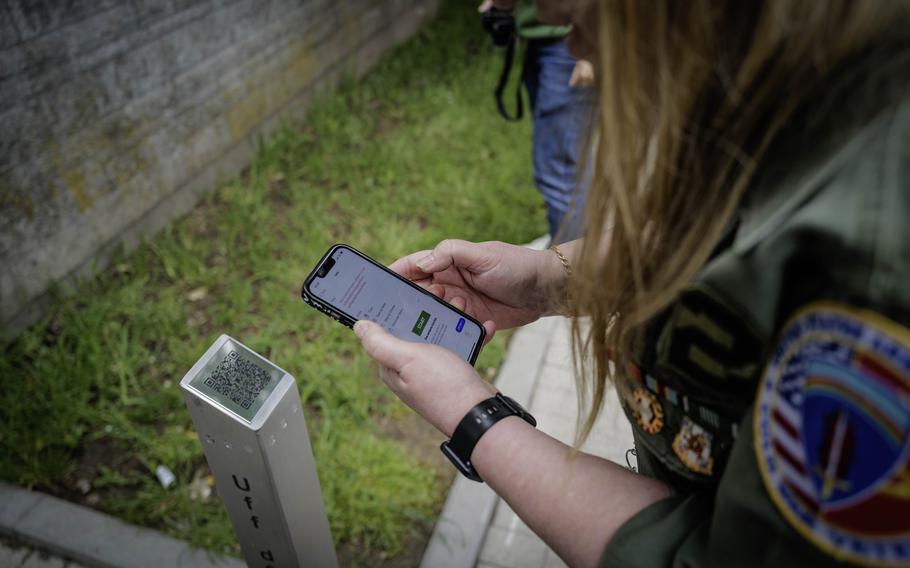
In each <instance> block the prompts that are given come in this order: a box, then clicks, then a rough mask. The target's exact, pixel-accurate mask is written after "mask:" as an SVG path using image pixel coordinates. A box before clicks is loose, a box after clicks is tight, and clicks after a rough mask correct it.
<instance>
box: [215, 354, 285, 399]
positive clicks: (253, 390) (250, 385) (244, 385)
mask: <svg viewBox="0 0 910 568" xmlns="http://www.w3.org/2000/svg"><path fill="white" fill-rule="evenodd" d="M271 380H272V377H271V376H270V375H269V374H268V373H266V372H265V371H264V370H262V368H260V367H259V366H258V365H256V364H255V363H253V362H252V361H250V360H249V359H245V358H243V357H241V356H240V355H238V354H237V352H236V351H231V352H230V353H228V354H227V357H225V358H224V360H222V361H221V363H218V366H217V367H215V370H214V371H212V374H211V375H209V376H208V377H206V379H205V381H203V382H204V384H205V386H207V387H209V388H210V389H212V390H213V391H215V392H217V393H218V394H220V395H221V396H224V397H227V398H229V399H230V400H231V402H233V403H234V404H236V405H238V406H240V407H241V408H244V409H248V408H249V407H250V406H252V404H253V401H254V400H256V397H257V396H259V393H260V392H262V389H263V388H265V386H266V385H267V384H269V381H271Z"/></svg>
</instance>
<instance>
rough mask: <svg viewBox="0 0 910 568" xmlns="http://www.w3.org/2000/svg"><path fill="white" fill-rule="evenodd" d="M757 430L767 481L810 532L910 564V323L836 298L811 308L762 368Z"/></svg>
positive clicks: (840, 550)
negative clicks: (842, 303)
mask: <svg viewBox="0 0 910 568" xmlns="http://www.w3.org/2000/svg"><path fill="white" fill-rule="evenodd" d="M754 431H755V450H756V454H757V457H758V463H759V467H760V469H761V474H762V479H763V480H764V484H765V488H766V489H767V491H768V493H769V494H770V495H771V498H772V499H773V501H774V503H775V505H776V506H777V508H778V510H779V511H780V512H781V513H782V514H783V516H784V517H786V519H787V521H788V522H789V523H790V524H791V525H793V527H795V528H796V529H797V530H798V531H799V532H800V533H801V534H802V535H803V536H804V537H805V538H807V539H808V540H810V541H811V542H812V543H814V544H815V545H816V546H818V547H819V548H821V549H822V550H824V551H825V552H827V553H828V554H831V555H832V556H835V557H837V558H840V559H846V560H850V561H852V562H858V563H861V564H875V565H891V566H910V330H907V329H906V328H904V327H902V326H900V325H898V324H896V323H894V322H892V321H890V320H888V319H886V318H884V317H882V316H881V315H878V314H876V313H874V312H869V311H862V310H856V309H852V308H848V307H845V306H839V305H836V304H831V303H818V304H812V305H810V306H809V307H808V308H807V309H804V310H802V311H801V312H799V313H798V314H797V315H796V316H795V317H794V318H793V319H792V320H791V321H790V322H789V323H788V324H787V325H786V326H785V328H784V329H783V331H782V332H781V335H780V338H779V342H778V344H777V346H776V347H775V349H774V351H773V353H772V354H771V359H770V361H769V362H768V366H767V367H766V369H765V371H764V374H763V375H762V378H761V381H760V383H759V391H758V397H757V399H756V409H755V428H754Z"/></svg>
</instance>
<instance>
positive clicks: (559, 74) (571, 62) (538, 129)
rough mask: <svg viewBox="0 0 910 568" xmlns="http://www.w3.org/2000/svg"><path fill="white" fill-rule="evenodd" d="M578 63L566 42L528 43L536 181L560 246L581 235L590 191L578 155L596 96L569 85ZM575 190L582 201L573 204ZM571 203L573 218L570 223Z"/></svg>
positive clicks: (526, 66) (527, 71) (527, 79)
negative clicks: (580, 168)
mask: <svg viewBox="0 0 910 568" xmlns="http://www.w3.org/2000/svg"><path fill="white" fill-rule="evenodd" d="M575 61H576V60H575V58H574V57H572V55H571V54H570V53H569V50H568V48H566V44H565V42H564V41H563V40H562V39H553V40H530V41H529V42H528V51H527V54H526V55H525V64H524V84H525V88H526V89H527V90H528V96H529V98H530V102H531V112H532V116H533V118H534V136H533V140H532V146H533V149H532V152H533V160H534V182H535V183H536V184H537V190H538V191H540V193H541V195H543V198H544V201H545V202H546V204H547V223H548V224H549V225H550V236H551V238H552V242H553V243H556V244H558V243H561V242H565V241H570V240H572V239H575V238H578V237H579V236H581V231H582V227H583V216H582V214H581V213H582V209H583V207H582V205H583V203H584V196H585V191H586V189H587V188H586V187H584V186H585V185H586V184H583V183H579V172H578V155H579V152H580V150H581V145H582V142H583V141H584V136H585V135H586V134H587V126H588V121H589V119H590V116H591V104H592V100H593V98H592V97H593V95H592V94H591V91H592V89H590V88H587V87H570V86H569V78H570V77H571V76H572V69H574V68H575ZM576 188H577V190H578V196H577V197H576V201H575V202H573V201H572V197H573V194H574V193H575V191H576ZM570 204H571V206H572V214H571V216H570V217H569V218H567V214H568V213H569V207H570ZM563 221H565V226H563V227H562V230H561V231H560V226H561V225H562V224H563Z"/></svg>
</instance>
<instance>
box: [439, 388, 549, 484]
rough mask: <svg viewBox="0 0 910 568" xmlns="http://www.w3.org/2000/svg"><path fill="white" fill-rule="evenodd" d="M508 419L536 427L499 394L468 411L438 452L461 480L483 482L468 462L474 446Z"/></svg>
mask: <svg viewBox="0 0 910 568" xmlns="http://www.w3.org/2000/svg"><path fill="white" fill-rule="evenodd" d="M509 416H518V417H519V418H521V419H522V420H524V421H525V422H527V423H528V424H530V425H531V426H535V427H536V426H537V420H534V417H533V416H531V415H530V414H529V413H528V411H526V410H525V409H524V408H522V406H521V405H520V404H518V403H517V402H515V401H514V400H512V399H511V398H509V397H507V396H505V395H504V394H502V393H496V396H494V397H493V398H488V399H486V400H485V401H483V402H481V403H479V404H478V405H477V406H475V407H474V408H472V409H471V410H469V411H468V413H467V414H465V415H464V418H462V419H461V422H459V423H458V426H456V427H455V431H454V432H453V433H452V439H451V440H448V441H445V442H443V443H442V445H441V446H439V449H440V450H442V453H443V454H445V456H446V457H447V458H449V461H451V462H452V464H454V465H455V467H456V468H457V469H458V471H460V472H461V473H463V474H464V476H465V477H467V478H468V479H473V480H474V481H479V482H481V483H483V479H481V478H480V476H479V475H477V470H476V469H474V465H473V464H472V463H471V454H472V453H473V452H474V446H476V445H477V441H478V440H480V437H481V436H483V435H484V434H485V433H486V432H487V430H489V429H490V428H491V427H492V426H493V424H496V423H497V422H499V421H500V420H502V419H503V418H508V417H509Z"/></svg>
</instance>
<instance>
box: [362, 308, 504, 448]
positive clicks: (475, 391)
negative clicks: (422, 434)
mask: <svg viewBox="0 0 910 568" xmlns="http://www.w3.org/2000/svg"><path fill="white" fill-rule="evenodd" d="M354 333H356V334H357V337H359V338H360V343H361V344H362V345H363V348H364V350H365V351H366V352H367V355H369V356H370V357H371V358H372V359H373V360H375V361H376V362H377V363H379V376H380V378H382V381H383V382H384V383H385V384H386V385H388V387H389V388H390V389H392V392H394V393H395V394H396V395H397V396H398V398H400V399H401V400H402V401H403V402H404V403H405V404H407V405H408V406H410V407H411V408H413V409H414V410H415V411H417V413H418V414H420V415H421V416H422V417H423V418H424V419H425V420H426V421H427V422H429V423H430V424H432V425H433V426H435V427H436V428H438V429H439V431H440V432H442V433H443V434H445V435H446V437H451V436H452V432H453V431H454V430H455V427H456V426H457V425H458V423H459V422H460V421H461V419H462V418H464V415H465V414H467V413H468V411H469V410H471V408H473V407H474V405H476V404H477V403H479V402H481V401H483V400H486V399H488V398H490V397H492V396H495V395H496V389H495V388H494V387H493V385H491V384H489V383H488V382H486V381H485V380H483V378H481V377H480V375H478V374H477V372H476V371H475V370H474V368H473V367H471V365H469V364H468V363H466V362H465V361H464V360H463V359H461V358H460V357H459V356H458V355H456V354H455V353H453V352H451V351H449V350H448V349H445V348H443V347H440V346H438V345H427V344H424V343H412V342H410V341H405V340H403V339H398V338H397V337H395V336H393V335H391V334H389V333H388V332H386V330H385V329H383V328H382V326H380V325H379V324H377V323H374V322H372V321H369V320H360V321H358V322H357V323H356V324H355V325H354Z"/></svg>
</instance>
